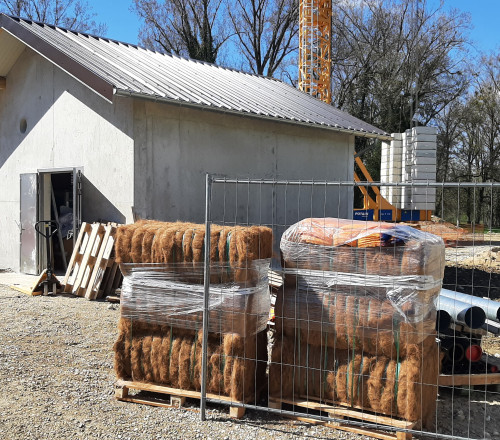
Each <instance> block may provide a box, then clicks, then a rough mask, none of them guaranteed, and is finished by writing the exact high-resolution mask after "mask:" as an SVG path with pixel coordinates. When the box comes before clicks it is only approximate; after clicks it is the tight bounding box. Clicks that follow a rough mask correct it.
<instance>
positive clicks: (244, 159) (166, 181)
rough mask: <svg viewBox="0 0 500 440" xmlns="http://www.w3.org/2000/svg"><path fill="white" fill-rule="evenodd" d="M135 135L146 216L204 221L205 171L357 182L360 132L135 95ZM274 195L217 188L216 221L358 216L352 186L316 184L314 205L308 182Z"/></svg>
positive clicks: (138, 201)
mask: <svg viewBox="0 0 500 440" xmlns="http://www.w3.org/2000/svg"><path fill="white" fill-rule="evenodd" d="M134 135H135V144H136V151H135V208H136V210H137V212H138V213H139V215H141V217H143V218H154V219H160V220H185V221H194V222H201V221H203V220H204V209H205V173H206V172H209V173H214V174H223V175H229V176H241V177H243V178H244V177H249V176H252V177H255V178H259V179H264V178H267V179H269V178H281V179H288V180H293V179H301V180H311V179H313V180H328V181H339V180H341V181H352V180H353V169H354V164H353V162H354V159H353V152H354V136H351V135H348V134H341V133H335V132H332V131H329V130H322V129H317V128H316V129H314V128H309V127H303V126H295V125H291V124H286V123H279V122H273V121H266V120H262V119H255V118H249V117H241V116H235V115H229V114H223V113H218V112H213V111H203V110H198V109H193V108H186V107H180V106H175V105H166V104H160V103H154V102H150V101H144V100H137V99H136V100H135V105H134ZM272 192H273V189H272V188H271V187H265V188H259V187H251V188H248V187H244V186H240V187H239V189H238V195H237V197H238V198H237V197H236V193H235V191H234V187H232V188H231V187H229V186H226V187H225V188H224V187H223V186H222V185H217V186H214V188H213V209H212V219H213V220H214V221H218V222H220V221H223V220H224V221H235V220H236V221H237V222H243V223H244V222H246V221H248V222H249V223H253V222H262V223H267V224H270V223H273V224H276V223H278V224H283V223H284V222H286V223H288V224H290V223H292V222H294V221H297V220H298V219H300V218H303V217H306V216H311V215H316V216H323V215H325V214H326V215H330V216H341V217H351V216H352V188H343V189H341V190H340V192H339V191H338V190H337V189H335V190H332V189H328V190H325V188H324V187H322V188H316V189H315V191H314V194H313V195H312V200H313V203H312V205H311V191H310V187H305V186H304V187H302V188H301V189H300V195H299V189H298V188H297V187H288V188H287V189H286V195H285V189H284V188H283V187H280V188H278V189H276V190H275V196H274V201H273V196H272ZM224 193H225V194H224ZM285 197H286V199H287V203H286V208H285V202H284V199H285ZM236 205H237V207H236ZM299 205H300V206H299ZM247 206H249V207H250V209H247ZM224 215H225V216H224ZM223 216H224V218H223Z"/></svg>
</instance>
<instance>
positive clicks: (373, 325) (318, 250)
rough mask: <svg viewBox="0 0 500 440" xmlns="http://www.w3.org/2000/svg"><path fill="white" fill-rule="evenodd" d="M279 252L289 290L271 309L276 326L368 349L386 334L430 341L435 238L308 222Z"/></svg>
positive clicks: (440, 255)
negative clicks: (334, 335)
mask: <svg viewBox="0 0 500 440" xmlns="http://www.w3.org/2000/svg"><path fill="white" fill-rule="evenodd" d="M280 247H281V252H282V259H283V267H284V272H285V283H286V285H287V286H288V288H286V289H285V291H284V293H283V295H282V298H279V299H278V301H277V313H276V316H277V320H278V326H280V325H282V326H283V327H287V326H288V327H290V328H299V329H301V330H302V331H305V330H307V332H308V334H309V336H308V339H314V337H313V338H311V332H313V334H314V333H315V332H323V333H324V332H336V333H338V336H339V338H340V339H341V340H342V339H346V344H348V343H349V342H348V339H349V338H350V339H351V342H350V343H351V344H352V338H353V337H354V336H357V337H358V340H357V343H358V344H363V341H362V340H360V338H361V339H362V338H369V339H371V340H372V341H371V342H369V343H368V344H367V345H373V338H374V336H379V335H380V336H383V334H384V331H385V332H386V333H388V334H391V338H392V333H393V332H397V334H398V335H399V336H404V337H405V338H410V339H409V341H410V342H412V343H416V342H420V341H422V340H423V339H424V338H425V337H426V336H427V335H429V334H432V333H433V331H434V326H435V316H436V310H435V307H434V298H435V297H436V296H437V295H438V294H439V292H440V290H441V285H442V279H443V273H444V243H443V240H442V239H441V238H440V237H437V236H435V235H433V234H429V233H426V232H422V231H419V230H417V229H414V228H412V227H410V226H405V225H397V224H392V223H382V222H365V221H355V220H344V219H337V218H324V219H323V218H322V219H315V218H309V219H305V220H302V221H300V222H298V223H296V224H295V225H293V226H291V227H290V228H289V229H287V230H286V231H285V233H284V234H283V237H282V239H281V245H280ZM280 299H281V303H280ZM280 314H281V315H280ZM280 318H282V321H281V322H279V320H280ZM373 333H375V335H373ZM323 343H324V342H323ZM332 343H333V342H332ZM396 343H397V342H396ZM377 348H378V347H377ZM370 351H371V350H370Z"/></svg>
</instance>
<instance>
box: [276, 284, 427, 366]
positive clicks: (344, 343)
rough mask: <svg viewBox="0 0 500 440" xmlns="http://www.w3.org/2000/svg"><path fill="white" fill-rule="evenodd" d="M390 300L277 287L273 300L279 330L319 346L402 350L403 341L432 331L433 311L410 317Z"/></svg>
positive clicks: (415, 339)
mask: <svg viewBox="0 0 500 440" xmlns="http://www.w3.org/2000/svg"><path fill="white" fill-rule="evenodd" d="M403 319H404V317H403V316H402V314H401V312H400V311H398V310H397V309H396V308H395V307H394V306H393V304H392V303H391V302H390V301H388V300H379V299H376V298H373V297H371V296H355V295H346V294H345V293H338V292H334V291H330V292H325V291H321V292H314V291H301V290H296V289H291V288H285V289H282V290H280V291H278V293H277V296H276V305H275V324H276V330H277V332H278V333H279V334H280V333H283V334H286V335H287V336H294V335H297V334H300V337H301V340H302V341H307V343H308V344H312V345H317V346H329V347H332V348H337V349H341V350H344V349H353V348H354V349H356V350H361V351H363V352H365V353H369V354H372V355H375V356H377V355H384V356H388V357H390V358H395V357H396V356H397V351H398V349H399V351H400V352H401V353H402V354H403V355H404V353H405V351H406V346H407V344H415V343H418V342H421V341H422V340H424V339H425V338H426V337H427V336H429V335H435V317H434V315H433V314H432V315H431V316H430V319H426V320H423V321H419V322H415V323H410V322H405V321H404V320H403Z"/></svg>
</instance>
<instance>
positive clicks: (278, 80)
mask: <svg viewBox="0 0 500 440" xmlns="http://www.w3.org/2000/svg"><path fill="white" fill-rule="evenodd" d="M0 14H3V13H0ZM3 15H7V17H10V18H12V19H13V20H15V21H21V20H22V21H25V22H27V23H31V24H33V23H34V24H37V25H38V26H42V27H43V26H48V27H50V28H52V29H60V30H62V31H64V32H71V33H73V34H77V35H82V36H84V37H91V38H96V39H98V40H103V41H105V42H112V43H116V44H123V45H124V46H128V47H132V48H135V49H142V50H145V51H148V52H152V53H155V54H158V55H162V56H167V57H172V58H179V59H181V60H184V61H188V62H193V63H197V64H204V65H207V66H213V67H216V68H218V69H224V70H228V71H230V72H237V73H241V74H243V75H250V76H255V77H257V78H264V79H267V80H272V81H277V82H281V83H284V84H286V83H285V82H284V81H283V80H281V79H279V78H273V77H269V76H265V75H260V74H257V73H252V72H246V71H244V70H242V69H236V68H234V67H228V66H222V65H220V64H216V63H210V62H208V61H203V60H197V59H195V58H190V57H186V56H182V55H179V54H178V53H175V52H171V53H168V52H161V51H158V50H153V49H150V48H148V47H144V46H140V45H139V44H133V43H127V42H126V41H121V40H116V39H114V38H108V37H103V36H100V35H96V34H91V33H88V32H81V31H77V30H73V29H68V28H65V27H63V26H59V25H55V24H50V23H45V22H42V21H37V20H32V19H30V18H25V17H16V16H15V15H8V14H3Z"/></svg>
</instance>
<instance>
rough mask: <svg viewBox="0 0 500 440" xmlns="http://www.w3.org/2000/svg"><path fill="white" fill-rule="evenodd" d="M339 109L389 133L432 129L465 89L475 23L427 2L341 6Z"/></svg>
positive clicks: (336, 21)
mask: <svg viewBox="0 0 500 440" xmlns="http://www.w3.org/2000/svg"><path fill="white" fill-rule="evenodd" d="M332 20H333V25H332V89H333V90H332V96H333V100H334V104H335V105H336V106H338V107H340V108H342V109H345V110H346V111H348V112H350V113H352V114H353V115H355V116H358V117H360V118H361V119H364V120H366V121H368V122H372V123H374V124H375V125H378V126H380V127H381V128H383V129H385V130H386V131H388V132H396V131H403V130H405V129H407V128H410V126H411V125H412V119H418V122H419V123H421V124H426V123H428V122H429V121H431V120H432V119H434V118H435V117H436V116H437V115H438V114H439V113H440V112H441V111H442V110H443V109H444V108H445V107H446V105H448V104H449V103H450V102H452V101H453V100H454V99H456V98H457V97H458V96H460V95H461V94H462V93H463V92H464V90H465V88H466V84H467V81H466V77H465V75H463V71H464V62H465V55H466V50H465V49H466V43H467V35H466V31H467V29H468V26H469V18H468V16H466V15H464V14H460V13H458V12H457V11H451V12H445V11H444V9H443V5H442V3H441V4H440V5H438V6H437V7H435V8H431V7H429V5H428V4H427V2H426V0H372V1H361V2H348V1H343V2H337V3H336V4H335V6H334V9H333V19H332Z"/></svg>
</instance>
